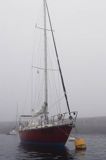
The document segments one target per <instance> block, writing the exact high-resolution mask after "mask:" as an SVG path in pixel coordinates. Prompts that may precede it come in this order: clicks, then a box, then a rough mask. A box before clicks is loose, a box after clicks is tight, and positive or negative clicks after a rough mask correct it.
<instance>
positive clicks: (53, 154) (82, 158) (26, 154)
mask: <svg viewBox="0 0 106 160" xmlns="http://www.w3.org/2000/svg"><path fill="white" fill-rule="evenodd" d="M79 137H83V138H85V139H86V143H87V150H86V151H75V149H74V145H73V142H67V145H66V147H64V148H62V149H57V148H44V147H43V148H35V147H34V146H32V147H31V146H29V145H27V146H25V145H24V146H23V145H21V144H20V140H19V137H18V136H11V135H0V160H58V159H59V160H106V135H80V136H79Z"/></svg>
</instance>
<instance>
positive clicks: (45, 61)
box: [43, 0, 48, 115]
mask: <svg viewBox="0 0 106 160" xmlns="http://www.w3.org/2000/svg"><path fill="white" fill-rule="evenodd" d="M43 5H44V68H45V73H44V77H45V88H44V89H45V91H44V92H45V97H44V98H45V99H44V105H45V107H46V113H45V115H46V114H47V111H48V81H47V31H46V0H43Z"/></svg>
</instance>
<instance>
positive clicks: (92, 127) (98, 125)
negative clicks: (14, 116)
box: [0, 117, 106, 134]
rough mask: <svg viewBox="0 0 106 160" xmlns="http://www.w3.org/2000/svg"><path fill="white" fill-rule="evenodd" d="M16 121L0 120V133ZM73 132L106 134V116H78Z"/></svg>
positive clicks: (9, 128)
mask: <svg viewBox="0 0 106 160" xmlns="http://www.w3.org/2000/svg"><path fill="white" fill-rule="evenodd" d="M15 126H16V122H0V133H7V132H9V131H11V130H12V129H13V128H15ZM72 133H73V134H106V117H94V118H78V119H77V122H76V127H75V128H73V131H72Z"/></svg>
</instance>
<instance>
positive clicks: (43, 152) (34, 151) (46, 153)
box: [18, 144, 74, 160]
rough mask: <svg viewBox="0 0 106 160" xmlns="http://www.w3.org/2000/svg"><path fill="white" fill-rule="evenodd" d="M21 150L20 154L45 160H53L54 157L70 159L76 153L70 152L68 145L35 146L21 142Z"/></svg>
mask: <svg viewBox="0 0 106 160" xmlns="http://www.w3.org/2000/svg"><path fill="white" fill-rule="evenodd" d="M19 150H20V151H21V153H20V154H18V155H20V156H21V155H22V157H24V158H26V159H28V160H29V159H33V158H34V159H43V160H44V159H45V160H48V159H50V160H52V159H59V160H60V159H62V160H69V159H74V155H73V154H71V153H70V151H69V150H68V148H67V147H65V146H64V147H61V148H58V147H57V148H56V147H44V146H42V147H41V146H39V147H38V146H35V145H29V144H28V145H26V144H24V145H23V144H20V145H19Z"/></svg>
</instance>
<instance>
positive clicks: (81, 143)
mask: <svg viewBox="0 0 106 160" xmlns="http://www.w3.org/2000/svg"><path fill="white" fill-rule="evenodd" d="M74 143H75V149H76V150H85V149H86V142H85V140H84V139H83V138H76V139H75V141H74Z"/></svg>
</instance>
